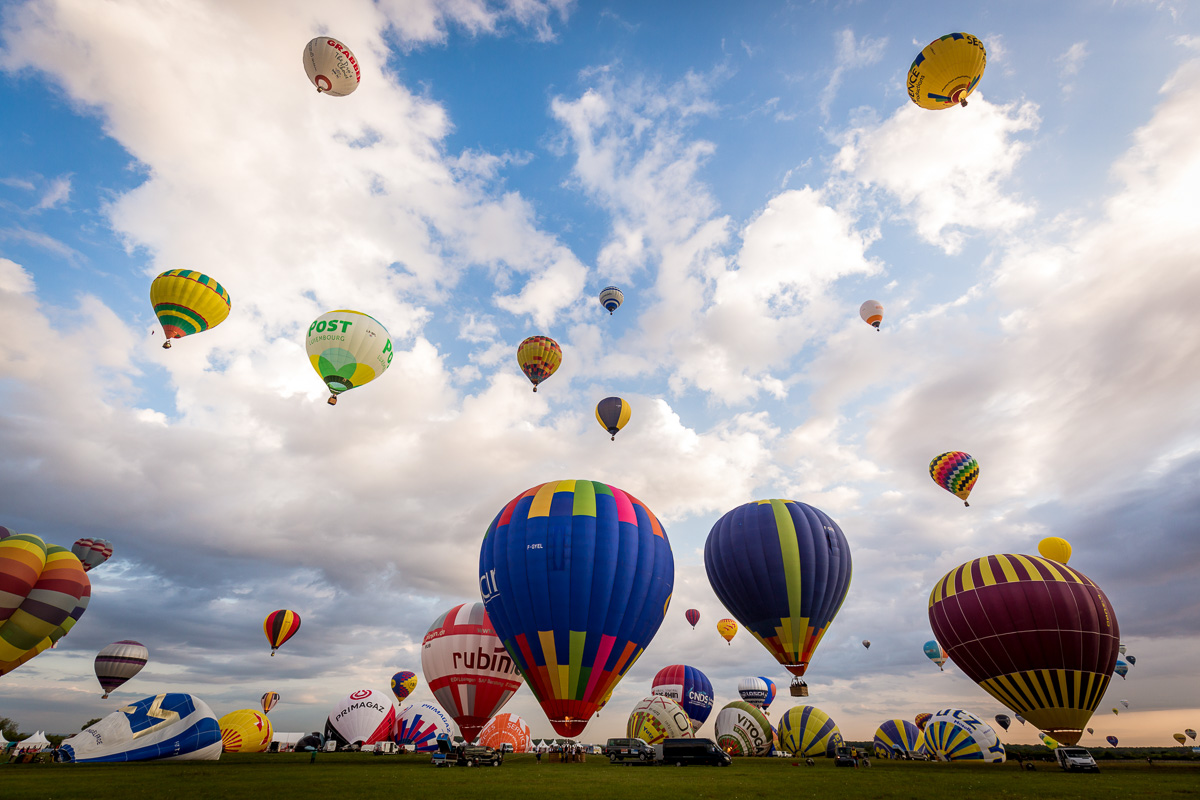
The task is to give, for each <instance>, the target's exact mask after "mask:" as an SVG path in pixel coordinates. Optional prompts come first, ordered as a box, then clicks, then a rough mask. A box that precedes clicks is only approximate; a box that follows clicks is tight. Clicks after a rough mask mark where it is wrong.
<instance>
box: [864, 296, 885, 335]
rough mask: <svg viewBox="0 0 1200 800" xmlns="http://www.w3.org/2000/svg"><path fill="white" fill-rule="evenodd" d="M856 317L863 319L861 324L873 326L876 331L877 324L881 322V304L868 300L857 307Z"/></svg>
mask: <svg viewBox="0 0 1200 800" xmlns="http://www.w3.org/2000/svg"><path fill="white" fill-rule="evenodd" d="M858 315H859V316H860V317H862V318H863V322H865V323H867V324H868V325H874V326H875V328H876V330H878V328H879V323H880V322H882V321H883V304H881V303H880V302H879V301H878V300H868V301H867V302H865V303H863V304H862V305H861V306H859V307H858Z"/></svg>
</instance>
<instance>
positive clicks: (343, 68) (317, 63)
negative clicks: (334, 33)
mask: <svg viewBox="0 0 1200 800" xmlns="http://www.w3.org/2000/svg"><path fill="white" fill-rule="evenodd" d="M304 71H305V72H306V73H308V79H309V80H310V81H312V84H313V86H316V87H317V91H318V92H324V93H325V94H330V95H333V96H334V97H345V96H346V95H348V94H350V93H351V92H353V91H354V90H355V89H357V88H358V82H359V80H360V79H361V77H362V73H361V70H359V67H358V59H357V58H355V57H354V53H351V52H350V48H349V47H346V45H344V44H342V43H341V42H339V41H338V40H337V39H334V38H332V37H329V36H318V37H317V38H316V39H313V40H312V41H311V42H309V43H308V44H306V45H305V46H304Z"/></svg>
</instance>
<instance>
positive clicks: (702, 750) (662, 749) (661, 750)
mask: <svg viewBox="0 0 1200 800" xmlns="http://www.w3.org/2000/svg"><path fill="white" fill-rule="evenodd" d="M654 758H655V760H656V761H657V762H658V763H659V764H674V765H675V766H677V767H686V766H687V765H689V764H703V765H707V766H710V767H728V766H729V765H730V764H732V763H733V759H732V758H731V757H730V756H729V754H728V753H726V752H725V751H724V750H722V749H721V748H719V747H717V743H716V742H714V741H713V740H712V739H663V740H662V741H661V742H659V743H657V744H655V745H654Z"/></svg>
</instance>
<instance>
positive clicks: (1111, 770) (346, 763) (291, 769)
mask: <svg viewBox="0 0 1200 800" xmlns="http://www.w3.org/2000/svg"><path fill="white" fill-rule="evenodd" d="M1101 770H1102V771H1101V773H1100V774H1099V775H1068V774H1066V773H1064V772H1062V771H1060V770H1059V769H1058V768H1057V767H1055V766H1054V765H1052V764H1049V763H1045V762H1042V763H1039V764H1038V767H1037V771H1036V772H1027V771H1024V770H1021V769H1020V768H1019V767H1018V766H1017V765H1016V764H1015V763H1011V762H1010V763H1008V764H1004V765H1001V766H988V765H983V764H975V765H971V764H937V763H924V762H889V761H878V760H873V761H872V766H871V768H870V769H851V768H842V769H838V768H836V767H834V766H833V763H832V761H827V760H825V759H821V760H819V761H818V762H817V765H816V766H815V767H806V766H804V765H803V764H801V766H800V767H799V768H797V767H793V766H792V762H791V760H789V759H782V758H764V759H747V758H740V759H735V760H734V763H733V766H731V767H727V768H716V767H687V768H685V769H679V768H677V767H646V766H630V767H625V766H616V765H610V764H609V763H608V762H607V761H605V760H603V759H600V758H594V759H593V760H589V761H588V762H587V763H585V764H550V763H548V762H546V761H543V763H542V764H540V765H538V764H536V763H535V762H534V759H533V756H526V755H519V756H510V757H509V758H508V760H506V761H505V763H504V766H502V767H499V768H486V767H483V768H478V769H470V768H461V767H458V768H449V769H435V768H434V767H433V766H431V765H430V764H429V761H428V759H426V758H424V757H421V756H415V755H405V756H373V755H361V754H357V753H321V754H319V755H318V756H317V760H316V762H315V763H312V764H310V763H309V756H308V754H299V753H297V754H290V753H289V754H280V755H265V754H264V755H225V756H222V758H221V760H220V761H208V762H191V763H189V762H178V763H171V762H159V763H148V764H108V765H94V766H89V765H70V764H28V765H24V764H22V765H8V764H5V765H0V798H3V799H4V800H26V798H50V799H51V800H54V799H56V798H75V797H78V798H88V799H89V800H108V799H109V798H111V799H112V800H136V799H137V798H155V800H185V798H193V797H197V798H213V797H243V798H244V797H283V798H389V799H391V800H394V798H398V797H421V798H438V800H441V798H460V797H462V798H467V797H469V798H478V799H479V800H540V798H552V799H553V800H572V799H573V798H593V797H595V798H619V799H620V800H626V799H627V798H629V799H632V798H667V797H676V798H680V797H686V798H688V800H694V799H695V798H713V800H744V799H749V798H760V797H761V798H789V800H790V798H802V797H814V798H838V799H839V800H841V799H842V798H860V797H861V798H909V797H911V798H921V800H928V798H930V797H950V798H953V797H976V798H992V797H1037V798H1042V799H1043V800H1044V799H1045V798H1081V800H1083V799H1084V798H1086V800H1096V798H1100V797H1131V798H1138V800H1142V798H1152V797H1186V796H1200V766H1197V765H1195V764H1189V763H1187V762H1178V763H1169V762H1168V763H1158V762H1156V763H1155V764H1154V765H1153V766H1150V765H1148V764H1146V763H1145V762H1119V763H1112V764H1108V763H1102V764H1101Z"/></svg>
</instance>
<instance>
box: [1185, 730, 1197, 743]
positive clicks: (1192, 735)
mask: <svg viewBox="0 0 1200 800" xmlns="http://www.w3.org/2000/svg"><path fill="white" fill-rule="evenodd" d="M1184 733H1186V734H1187V737H1188V738H1189V739H1191V740H1192V741H1193V742H1194V741H1196V731H1194V730H1192V729H1191V728H1187V729H1185V730H1184Z"/></svg>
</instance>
